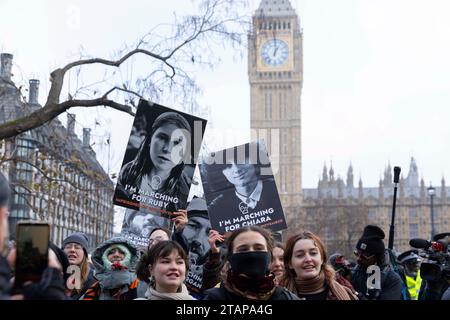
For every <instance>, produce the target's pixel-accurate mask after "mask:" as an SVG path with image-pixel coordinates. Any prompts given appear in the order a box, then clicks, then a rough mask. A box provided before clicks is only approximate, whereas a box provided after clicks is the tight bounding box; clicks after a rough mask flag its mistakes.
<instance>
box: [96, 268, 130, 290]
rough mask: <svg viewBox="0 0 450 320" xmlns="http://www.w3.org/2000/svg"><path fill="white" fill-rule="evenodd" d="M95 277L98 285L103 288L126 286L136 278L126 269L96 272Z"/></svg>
mask: <svg viewBox="0 0 450 320" xmlns="http://www.w3.org/2000/svg"><path fill="white" fill-rule="evenodd" d="M95 277H96V278H97V279H98V281H99V283H100V287H101V288H102V289H105V290H111V289H118V288H121V287H123V286H127V287H128V286H129V285H130V284H131V283H132V282H133V281H134V279H136V275H135V274H134V273H132V272H131V271H129V270H126V269H125V270H110V271H107V272H103V273H97V274H96V275H95Z"/></svg>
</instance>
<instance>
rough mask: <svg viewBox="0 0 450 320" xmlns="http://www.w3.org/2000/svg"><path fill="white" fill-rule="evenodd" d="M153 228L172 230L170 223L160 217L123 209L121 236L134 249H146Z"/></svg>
mask: <svg viewBox="0 0 450 320" xmlns="http://www.w3.org/2000/svg"><path fill="white" fill-rule="evenodd" d="M154 228H166V229H168V230H170V229H171V228H172V225H171V221H170V219H168V218H164V217H162V216H161V215H156V214H152V213H148V212H142V211H139V210H133V209H125V215H124V219H123V224H122V231H121V236H123V237H125V238H127V239H128V240H130V241H131V242H132V243H133V244H134V245H135V246H136V247H143V248H146V247H147V246H148V240H149V236H150V233H151V232H152V230H153V229H154Z"/></svg>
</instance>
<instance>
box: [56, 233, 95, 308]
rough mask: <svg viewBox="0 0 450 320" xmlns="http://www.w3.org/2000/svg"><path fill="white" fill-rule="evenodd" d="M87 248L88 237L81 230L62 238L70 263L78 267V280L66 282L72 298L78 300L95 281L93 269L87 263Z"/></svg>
mask: <svg viewBox="0 0 450 320" xmlns="http://www.w3.org/2000/svg"><path fill="white" fill-rule="evenodd" d="M88 248H89V239H88V237H87V236H86V235H85V234H84V233H82V232H76V233H73V234H71V235H69V236H68V237H67V238H65V239H64V240H63V250H64V253H65V254H66V256H67V258H68V261H69V263H70V265H74V266H77V267H79V268H80V273H79V274H80V279H79V282H77V281H76V279H70V280H69V283H67V287H68V290H69V291H70V293H69V295H70V298H71V299H72V300H79V299H80V298H81V297H82V296H83V295H84V293H85V292H86V290H88V289H89V288H90V287H91V286H92V285H93V284H94V282H95V281H96V280H95V277H94V269H93V268H92V267H91V265H90V263H89V256H88Z"/></svg>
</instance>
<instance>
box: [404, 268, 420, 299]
mask: <svg viewBox="0 0 450 320" xmlns="http://www.w3.org/2000/svg"><path fill="white" fill-rule="evenodd" d="M405 278H406V286H407V287H408V292H409V295H410V296H411V300H417V299H418V298H419V291H420V286H421V285H422V278H421V277H420V270H419V272H417V276H416V278H415V279H414V278H413V277H410V276H408V275H407V274H405Z"/></svg>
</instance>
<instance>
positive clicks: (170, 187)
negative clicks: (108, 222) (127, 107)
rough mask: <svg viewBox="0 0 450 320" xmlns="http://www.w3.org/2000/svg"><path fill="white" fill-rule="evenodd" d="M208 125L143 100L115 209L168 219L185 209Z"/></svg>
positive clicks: (118, 185) (125, 160)
mask: <svg viewBox="0 0 450 320" xmlns="http://www.w3.org/2000/svg"><path fill="white" fill-rule="evenodd" d="M205 127H206V120H204V119H200V118H197V117H194V116H192V115H189V114H185V113H182V112H179V111H175V110H172V109H169V108H166V107H164V106H161V105H157V104H152V103H149V102H147V101H145V100H141V101H140V103H139V106H138V109H137V112H136V117H135V120H134V123H133V127H132V130H131V135H130V138H129V142H128V145H127V149H126V152H125V156H124V161H123V163H122V169H121V171H120V174H119V177H118V181H117V186H116V191H115V194H114V204H116V205H119V206H123V207H126V208H129V209H133V210H138V211H141V212H148V213H152V214H156V215H163V216H166V217H168V216H170V215H171V214H172V213H173V212H175V211H178V210H179V209H186V206H187V198H188V195H189V190H190V186H191V182H192V177H193V174H194V169H195V164H196V159H197V156H198V152H199V149H200V145H201V140H202V138H203V133H204V130H205Z"/></svg>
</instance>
